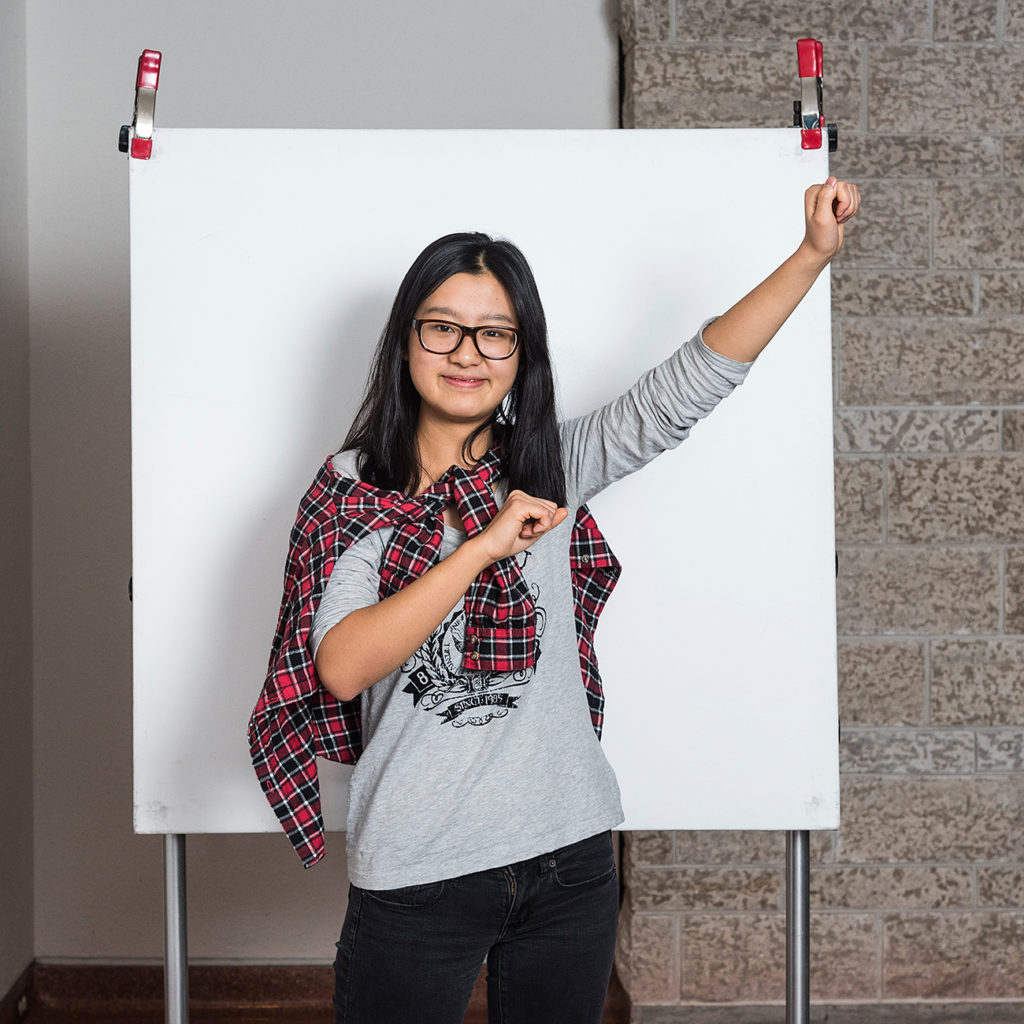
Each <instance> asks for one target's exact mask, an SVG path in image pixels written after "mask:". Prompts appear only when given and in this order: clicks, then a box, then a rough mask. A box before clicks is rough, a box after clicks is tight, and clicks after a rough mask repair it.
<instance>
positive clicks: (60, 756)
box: [4, 0, 618, 961]
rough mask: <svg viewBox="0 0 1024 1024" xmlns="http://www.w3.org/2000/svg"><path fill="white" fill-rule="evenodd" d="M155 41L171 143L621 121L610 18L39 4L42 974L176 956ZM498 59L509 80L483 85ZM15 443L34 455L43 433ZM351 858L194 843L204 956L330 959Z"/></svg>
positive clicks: (540, 1)
mask: <svg viewBox="0 0 1024 1024" xmlns="http://www.w3.org/2000/svg"><path fill="white" fill-rule="evenodd" d="M4 45H5V46H7V45H14V44H13V43H11V42H10V40H9V39H6V40H5V43H4ZM145 47H151V48H155V49H160V50H162V51H163V53H164V65H163V72H162V78H161V84H160V92H159V98H158V101H157V125H158V130H159V125H161V124H163V125H174V126H179V127H217V126H225V127H247V126H268V127H277V126H286V127H371V126H380V127H403V126H407V127H433V126H455V127H475V126H479V127H614V126H615V124H616V123H617V119H618V114H617V48H616V40H615V23H614V11H613V10H612V9H611V5H610V4H609V3H606V4H602V3H600V2H593V0H572V2H562V3H559V4H555V5H551V4H549V3H547V2H545V0H528V2H524V3H518V4H507V3H505V2H504V0H446V2H445V3H444V4H443V5H437V4H412V3H408V2H407V0H381V2H378V3H375V4H367V3H359V4H356V3H353V2H339V0H320V2H312V0H299V2H296V3H290V4H282V3H279V2H276V0H274V2H271V0H231V2H217V3H209V2H205V0H202V2H201V0H189V2H182V3H174V4H168V3H162V2H158V0H145V2H139V0H116V2H115V0H102V2H100V0H82V2H76V3H73V4H71V3H62V2H58V0H35V2H33V3H32V4H31V5H29V12H28V43H27V52H28V115H29V121H28V123H29V168H30V177H31V190H30V195H29V232H30V237H31V318H32V320H31V322H32V335H31V348H32V384H31V395H32V419H31V430H32V460H33V461H32V467H33V483H34V490H33V502H34V503H33V522H34V526H35V533H34V545H33V581H34V605H33V607H34V629H35V633H34V636H35V664H34V669H35V749H34V762H35V875H36V877H35V893H36V900H35V935H36V938H35V952H36V955H37V956H38V957H40V958H44V959H54V958H71V959H76V960H77V959H83V958H90V957H96V958H104V959H117V960H120V959H131V958H137V957H157V956H159V955H161V948H162V932H161V920H162V917H161V915H162V895H161V841H160V840H159V839H158V838H156V837H137V836H134V835H133V834H132V823H131V805H132V794H131V775H132V764H131V659H130V656H131V648H130V627H131V621H130V620H131V609H130V605H129V604H128V600H127V590H126V588H127V581H128V577H129V575H130V573H131V546H130V541H131V534H130V530H131V522H130V479H129V444H130V438H129V376H128V371H129V360H128V345H129V339H128V244H127V242H128V207H127V174H126V168H125V160H124V157H122V156H121V155H120V154H119V153H118V152H117V150H116V145H115V143H116V136H117V129H118V126H119V125H120V124H121V123H122V122H123V121H126V120H130V118H131V111H132V101H133V85H134V76H135V65H136V61H137V59H138V55H139V53H140V52H141V51H142V49H143V48H145ZM438 52H443V53H450V54H452V55H453V57H454V61H453V65H452V71H451V72H449V73H448V74H440V73H439V72H438V71H437V70H436V66H437V62H436V59H435V58H436V55H437V53H438ZM485 52H486V53H487V54H488V56H487V58H486V59H483V57H482V54H484V53H485ZM496 52H497V53H500V54H501V56H502V58H503V60H502V61H501V62H500V66H502V67H507V69H508V70H507V71H506V72H500V71H499V72H497V73H492V74H490V75H489V76H488V77H482V69H484V68H487V69H492V70H493V69H494V68H495V67H496V66H497V65H496V61H495V59H494V54H495V53H496ZM6 180H7V178H6V175H5V181H6ZM21 344H22V346H24V341H23V339H22V342H21ZM4 386H5V387H7V385H6V384H5V385H4ZM23 388H24V385H23V384H22V385H21V391H20V392H19V393H20V394H21V400H22V402H23V399H24V394H23ZM17 436H18V437H20V438H21V440H22V448H23V447H24V437H25V431H24V427H22V428H21V433H20V434H18V435H17ZM6 457H7V455H6V453H5V458H6ZM19 472H20V473H21V478H22V479H24V477H25V475H26V474H27V467H26V466H24V459H22V465H21V468H20V469H19ZM26 518H27V517H26V516H25V515H24V513H22V514H21V519H20V520H19V522H21V523H22V525H23V524H24V520H25V519H26ZM20 564H22V565H24V561H23V560H22V562H21V563H20ZM23 589H24V588H23ZM267 640H268V643H269V640H270V637H269V636H268V638H267ZM22 677H23V678H22V688H23V691H22V692H24V693H27V685H26V679H25V677H27V671H24V670H23V672H22ZM258 685H259V681H258V680H254V693H253V696H254V698H255V695H256V689H258ZM27 715H28V710H27V708H26V709H25V710H24V714H23V716H24V717H27ZM243 726H244V723H240V727H243ZM5 732H6V730H5ZM7 752H8V751H5V755H4V756H5V757H6V756H7ZM21 760H22V762H23V763H25V764H27V763H28V750H27V743H26V749H25V750H24V752H23V756H22V758H21ZM254 784H255V783H254ZM334 850H335V852H334V854H333V855H332V856H331V857H329V858H328V860H327V861H326V862H325V863H324V864H322V865H320V866H318V867H317V868H316V869H314V870H312V871H309V872H304V871H303V870H302V868H301V866H300V865H299V862H298V860H297V858H295V856H294V854H293V853H292V852H291V848H290V847H289V845H288V843H287V841H286V840H285V839H284V837H283V836H282V835H272V836H255V837H228V836H222V837H206V838H202V837H195V838H191V839H190V840H189V842H188V852H189V870H190V879H189V895H190V910H189V912H190V930H191V952H192V954H193V956H194V957H196V958H198V959H202V958H206V959H214V960H225V959H230V958H241V959H248V960H252V959H267V960H273V961H284V960H305V959H310V960H325V959H331V958H332V957H333V943H334V941H335V939H336V938H337V933H338V931H339V929H340V926H341V917H342V913H343V910H344V899H345V884H346V879H345V870H344V857H343V855H342V852H341V849H340V848H339V846H337V845H336V846H335V848H334ZM27 870H28V868H27V865H23V866H22V875H23V876H24V873H25V871H27ZM23 891H24V890H23ZM26 927H27V925H26ZM12 955H14V954H12ZM20 955H21V954H18V955H14V960H15V961H17V960H18V956H20Z"/></svg>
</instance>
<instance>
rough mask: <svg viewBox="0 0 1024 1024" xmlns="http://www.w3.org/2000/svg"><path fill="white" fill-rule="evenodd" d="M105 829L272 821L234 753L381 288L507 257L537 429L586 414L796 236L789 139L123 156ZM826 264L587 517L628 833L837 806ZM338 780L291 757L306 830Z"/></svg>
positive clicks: (357, 139) (420, 140) (487, 138)
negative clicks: (753, 354) (474, 258)
mask: <svg viewBox="0 0 1024 1024" xmlns="http://www.w3.org/2000/svg"><path fill="white" fill-rule="evenodd" d="M129 166H130V180H131V235H132V237H131V245H132V264H131V272H132V438H133V441H132V444H133V453H132V472H133V540H134V567H133V575H134V677H135V681H134V687H135V690H134V694H135V710H134V713H135V828H136V830H137V831H139V832H158V833H190V832H192V833H195V832H252V831H269V830H276V829H277V828H278V827H279V826H278V824H277V821H276V819H275V818H274V816H273V814H272V812H271V811H270V809H269V807H268V805H267V803H266V801H265V799H264V797H263V794H262V792H261V791H260V788H259V786H258V784H257V782H256V778H255V775H254V773H253V771H252V768H251V766H250V763H249V755H248V746H247V741H246V725H247V721H248V717H249V713H250V711H251V709H252V707H253V705H254V703H255V701H256V698H257V695H258V693H259V690H260V687H261V685H262V681H263V676H264V673H265V670H266V663H267V656H268V653H269V648H270V641H271V638H272V635H273V631H274V625H275V622H276V615H277V610H278V605H279V601H280V597H281V581H282V567H283V564H284V557H285V552H286V546H287V538H288V532H289V530H290V527H291V525H292V521H293V517H294V513H295V509H296V506H297V503H298V499H299V497H300V496H301V495H302V493H303V492H304V490H305V488H306V487H307V486H308V484H309V482H310V480H311V479H312V477H313V474H314V473H315V471H316V469H317V468H318V467H319V465H320V464H321V463H322V461H323V459H324V457H325V456H326V455H328V454H330V453H331V452H333V451H335V450H337V448H338V446H339V445H340V443H341V441H342V439H343V437H344V435H345V433H346V431H347V429H348V426H349V423H350V420H351V417H352V414H353V412H354V410H355V407H356V404H357V402H358V398H359V395H360V393H361V390H362V386H363V382H364V378H365V374H366V369H367V366H368V364H369V359H370V354H371V352H372V350H373V347H374V344H375V342H376V338H377V336H378V335H379V333H380V329H381V327H382V325H383V323H384V321H385V319H386V316H387V313H388V310H389V308H390V304H391V300H392V299H393V297H394V293H395V290H396V289H397V286H398V282H399V281H400V279H401V277H402V275H403V274H404V272H405V270H406V268H407V267H408V265H409V264H410V263H411V262H412V260H413V258H414V257H415V256H416V254H417V253H418V252H419V250H420V249H421V248H422V247H423V246H424V245H426V244H427V242H429V241H431V240H432V239H434V238H436V237H438V236H439V235H442V234H446V233H448V232H450V231H460V230H480V231H485V232H488V233H490V234H495V235H500V236H503V237H507V238H510V239H512V240H513V241H514V242H516V243H517V244H518V245H519V246H520V247H521V248H522V249H523V251H524V252H525V253H526V255H527V257H528V258H529V260H530V262H531V264H532V266H533V268H534V271H535V273H536V276H537V279H538V283H539V286H540V291H541V296H542V299H543V300H544V304H545V309H546V311H547V314H548V322H549V328H550V337H551V344H552V349H553V353H554V358H555V365H556V372H557V376H558V384H559V392H560V410H561V413H562V415H564V416H571V415H575V414H578V413H580V412H583V411H586V410H587V409H589V408H592V407H594V406H597V405H599V404H602V403H604V402H606V401H608V400H610V399H612V398H614V397H615V396H616V395H617V394H618V393H619V392H621V391H622V390H623V389H625V388H626V387H628V386H629V385H630V384H631V383H632V382H633V381H634V380H635V379H636V378H637V377H638V376H639V375H640V373H642V372H643V371H644V370H645V369H647V368H648V367H649V366H652V365H654V364H655V363H656V362H658V361H660V360H661V359H662V358H664V357H665V356H666V355H668V353H669V352H670V351H671V350H672V349H673V348H674V347H675V346H676V345H677V344H678V343H680V342H682V341H684V340H685V339H686V338H688V337H690V336H691V335H692V334H693V333H694V332H695V331H696V329H697V328H698V327H699V325H700V324H701V323H702V322H703V321H704V320H705V319H707V318H708V317H710V316H712V315H714V314H715V313H719V312H722V311H723V310H725V309H726V308H727V307H728V306H729V305H731V304H732V303H733V302H734V301H735V300H736V299H737V298H739V297H740V296H741V295H742V294H744V292H746V291H747V290H749V288H751V287H752V286H753V285H754V284H756V283H757V281H759V280H760V279H762V278H763V277H764V276H766V275H767V274H768V273H769V272H770V271H771V270H772V269H773V268H774V267H775V266H776V265H777V264H778V263H779V262H781V260H782V259H783V258H784V257H785V256H786V255H788V254H789V253H790V252H791V251H792V250H793V249H794V248H795V247H796V245H797V244H798V242H799V240H800V237H801V234H802V230H803V204H802V194H803V190H804V188H805V187H806V186H807V185H809V184H811V183H813V182H816V181H823V180H824V179H825V177H826V175H827V173H828V168H827V155H826V154H825V153H824V152H823V151H820V150H819V151H809V152H808V151H803V150H801V148H800V133H799V131H797V130H795V129H779V130H731V131H722V130H714V131H653V132H645V131H443V132H442V131H430V132H426V131H214V130H203V131H198V130H170V129H162V130H160V131H158V133H157V137H156V143H155V146H154V153H153V158H152V160H150V161H148V162H146V161H139V160H130V161H129ZM831 375H832V370H831V344H830V310H829V288H828V275H827V274H825V275H823V276H822V278H821V279H820V280H819V281H818V283H817V284H816V285H815V286H814V288H813V289H812V291H811V293H810V294H809V295H808V297H807V298H806V299H805V300H804V302H803V303H802V304H801V306H800V308H799V309H798V310H797V312H796V313H795V314H794V315H793V316H792V317H791V319H790V320H789V321H788V322H787V324H786V325H785V327H784V328H783V329H782V331H780V333H779V335H778V337H777V338H776V339H775V341H774V342H773V343H772V344H771V345H770V346H769V348H768V350H767V351H766V352H765V353H764V354H763V355H762V356H761V358H760V359H759V360H758V362H757V364H756V365H755V367H754V368H753V370H752V371H751V373H750V375H749V377H748V379H747V381H746V383H745V384H744V385H743V386H742V387H741V388H739V389H738V391H737V392H736V393H735V394H733V395H732V396H730V398H729V399H727V400H726V401H725V402H724V403H723V404H722V405H721V406H720V407H719V408H718V409H717V410H716V411H715V412H714V413H713V414H712V416H711V417H710V419H708V420H707V421H705V422H703V423H700V424H698V425H697V427H696V428H695V429H694V431H693V434H692V436H691V437H690V439H688V440H687V441H686V442H685V443H684V444H683V445H682V446H681V448H679V449H678V450H677V451H674V452H670V453H668V454H666V455H664V456H662V457H661V458H660V459H658V460H656V461H655V463H654V464H652V465H651V466H649V467H648V468H647V469H645V470H643V471H642V472H640V473H638V474H636V475H635V476H633V477H631V478H629V479H628V480H626V481H623V482H620V483H618V484H616V485H614V486H613V487H611V488H609V489H608V490H607V491H606V492H605V493H603V494H601V495H600V496H598V497H597V498H596V499H595V500H594V501H593V502H592V503H591V507H592V509H593V511H594V514H595V516H596V517H597V519H598V522H599V523H600V524H601V527H602V529H603V530H604V532H605V535H606V536H607V537H608V538H609V541H610V543H611V545H612V548H613V549H614V550H615V552H616V554H617V555H618V557H619V559H620V560H621V561H622V562H623V564H624V567H625V568H624V572H623V575H622V579H621V581H620V583H619V586H618V588H617V589H616V591H615V593H614V595H613V597H612V599H611V601H610V602H609V604H608V608H607V610H606V612H605V614H604V617H603V618H602V621H601V626H600V628H599V630H598V634H597V646H598V654H599V657H600V661H601V669H602V674H603V677H604V681H605V688H606V694H607V707H606V724H605V734H604V744H605V748H606V750H607V753H608V756H609V758H610V759H611V762H612V764H613V765H614V767H615V770H616V772H617V775H618V778H619V783H620V786H621V789H622V794H623V802H624V807H625V809H626V815H627V818H626V822H625V824H624V825H623V826H622V827H624V828H630V829H652V828H695V829H718V828H721V829H780V830H790V829H821V828H834V827H836V826H837V825H838V819H839V772H838V736H837V705H836V667H835V659H836V653H835V651H836V647H835V589H834V537H833V490H832V401H831ZM347 772H348V770H347V769H345V768H342V767H339V766H335V765H331V764H329V763H326V762H321V786H322V790H323V795H324V814H325V819H326V822H327V825H328V827H329V828H333V829H338V828H340V827H342V826H343V825H344V820H345V808H346V779H347Z"/></svg>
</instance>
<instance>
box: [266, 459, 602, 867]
mask: <svg viewBox="0 0 1024 1024" xmlns="http://www.w3.org/2000/svg"><path fill="white" fill-rule="evenodd" d="M499 468H500V457H499V453H498V452H496V451H493V450H492V451H491V452H488V454H487V455H486V456H485V457H484V459H483V460H481V462H479V463H478V464H477V466H476V467H475V469H474V470H473V471H472V472H467V471H466V470H462V469H460V468H458V467H452V469H451V470H449V471H448V473H446V474H445V475H444V476H443V477H442V478H441V480H439V481H438V482H437V484H435V485H434V486H433V487H431V488H430V490H428V491H426V492H425V493H423V494H419V495H416V496H415V497H410V496H408V495H406V494H402V493H401V492H398V491H384V490H381V489H379V488H376V487H373V486H371V485H370V484H366V483H363V482H362V481H359V480H353V479H351V478H348V477H343V476H340V475H339V474H338V473H337V472H336V471H335V469H334V467H333V465H332V464H331V461H330V460H328V461H327V462H326V463H325V464H324V465H323V466H322V467H321V469H320V472H319V473H318V474H317V476H316V479H315V480H314V481H313V483H312V485H311V486H310V488H309V490H308V491H307V492H306V494H305V495H304V496H303V498H302V501H301V502H300V503H299V511H298V516H297V518H296V521H295V525H294V527H292V532H291V538H290V543H289V551H288V558H287V561H286V564H285V580H284V584H285V585H284V598H283V600H282V603H281V612H280V615H279V617H278V623H277V631H276V633H275V636H274V642H273V645H272V647H271V652H270V663H269V665H268V669H267V678H266V681H265V683H264V686H263V692H262V693H261V694H260V698H259V701H258V702H257V704H256V708H255V710H254V711H253V713H252V717H251V719H250V721H249V749H250V753H251V754H252V761H253V767H254V768H255V769H256V775H257V777H258V778H259V781H260V785H261V786H262V787H263V791H264V793H265V794H266V797H267V800H268V801H269V802H270V805H271V807H272V808H273V810H274V813H275V814H276V815H277V817H278V820H279V821H280V823H281V826H282V828H283V829H284V831H285V833H286V834H287V835H288V838H289V840H290V841H291V843H292V845H293V846H294V847H295V851H296V853H297V854H298V855H299V857H300V858H301V860H302V862H303V864H304V865H305V866H306V867H311V866H312V865H313V864H315V863H316V862H317V861H318V860H320V858H321V857H322V856H323V854H324V832H323V817H322V814H321V805H320V787H319V781H318V778H317V769H316V758H317V757H325V758H327V759H328V760H331V761H339V762H341V763H343V764H354V763H355V762H356V760H357V759H358V757H359V754H360V753H361V752H362V722H361V718H360V701H359V699H358V698H357V699H355V700H351V701H339V700H338V699H337V698H335V697H334V696H332V695H331V694H330V693H328V691H327V690H326V689H324V687H323V686H321V685H320V681H319V679H318V678H317V675H316V669H315V668H314V665H313V657H312V654H311V653H310V650H309V645H308V641H309V634H310V631H311V630H312V627H313V618H314V616H315V614H316V609H317V607H318V606H319V604H320V599H321V598H322V597H323V593H324V590H325V588H326V586H327V581H328V579H329V578H330V575H331V571H332V569H333V568H334V564H335V563H336V562H337V560H338V558H339V557H340V556H341V554H342V552H343V551H344V550H345V549H346V548H347V547H348V546H349V545H350V544H354V543H355V542H356V541H358V540H361V539H362V538H363V537H365V536H367V534H369V533H371V532H372V531H374V530H378V529H380V528H381V527H385V526H388V527H393V528H394V530H393V533H392V535H391V538H390V540H389V542H388V545H387V548H386V550H385V552H384V557H383V559H382V563H381V585H380V591H379V593H380V596H381V598H382V599H383V598H384V597H387V596H388V595H389V594H393V593H395V592H396V591H398V590H401V589H402V587H405V586H408V584H409V583H411V582H412V581H413V580H414V579H416V578H418V577H419V576H421V575H422V574H423V573H424V572H426V571H427V569H429V568H430V567H431V566H432V565H434V564H436V562H437V561H438V555H439V551H440V546H441V538H442V536H443V523H444V519H443V511H444V508H445V506H446V505H447V504H449V503H450V502H451V501H453V500H454V502H455V504H456V507H457V508H458V511H459V513H460V515H461V516H462V520H463V524H464V525H465V527H466V531H467V534H468V535H469V536H474V535H475V534H477V533H479V532H480V531H481V530H482V529H483V528H484V527H485V526H486V525H487V524H488V523H489V522H490V521H491V519H492V518H493V516H494V515H495V514H496V512H497V506H496V504H495V501H494V497H493V495H492V492H491V490H490V487H489V483H490V482H493V481H494V480H496V479H497V477H498V473H499ZM570 567H571V573H572V581H573V594H574V598H575V612H576V614H575V619H576V636H577V641H578V645H579V653H580V669H581V673H582V679H583V684H584V686H585V687H586V690H587V702H588V706H589V708H590V717H591V721H592V723H593V726H594V731H595V732H596V733H597V736H598V738H599V739H600V736H601V726H602V724H603V721H604V693H603V689H602V686H601V676H600V673H599V672H598V667H597V658H596V655H595V653H594V630H595V629H596V628H597V619H598V616H599V615H600V613H601V611H602V609H603V608H604V605H605V603H606V602H607V600H608V597H609V596H610V594H611V592H612V590H613V589H614V587H615V583H616V581H617V580H618V578H619V573H620V571H621V569H620V566H619V563H618V561H617V560H616V559H615V556H614V555H613V554H612V552H611V549H610V548H609V547H608V544H607V542H606V541H605V539H604V537H603V536H602V535H601V532H600V530H599V529H598V527H597V523H596V522H594V518H593V516H591V515H590V512H589V511H588V510H587V508H586V506H582V507H581V508H580V509H579V512H578V514H577V516H576V523H575V526H574V528H573V533H572V539H571V542H570ZM465 609H466V637H467V640H466V651H465V653H464V655H463V668H464V669H465V670H466V671H491V672H494V671H500V672H513V671H516V670H518V669H522V668H527V667H529V666H531V665H533V663H534V661H535V659H536V656H537V649H536V636H535V628H534V606H533V600H532V597H531V595H530V592H529V588H528V586H527V584H526V582H525V580H524V579H523V577H522V573H521V572H520V570H519V567H518V565H517V564H516V562H515V559H512V558H506V559H502V560H501V561H500V562H496V563H494V564H493V565H491V566H489V567H488V568H487V569H486V570H484V572H482V573H481V574H480V575H479V576H478V577H477V578H476V580H474V582H473V584H472V586H471V587H470V589H469V591H468V593H467V594H466V599H465Z"/></svg>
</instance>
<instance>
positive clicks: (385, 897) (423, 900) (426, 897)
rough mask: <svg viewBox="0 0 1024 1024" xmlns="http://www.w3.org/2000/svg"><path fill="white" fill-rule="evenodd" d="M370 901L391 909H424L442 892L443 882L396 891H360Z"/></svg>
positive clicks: (407, 887)
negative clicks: (385, 905) (383, 904)
mask: <svg viewBox="0 0 1024 1024" xmlns="http://www.w3.org/2000/svg"><path fill="white" fill-rule="evenodd" d="M361 891H362V893H363V894H364V895H365V896H368V897H369V898H370V899H371V900H376V901H377V902H378V903H385V904H387V905H389V906H392V907H426V906H429V905H430V904H431V903H433V902H435V901H436V900H437V899H438V898H439V897H440V895H441V893H442V892H444V881H443V880H442V881H440V882H424V883H423V884H422V885H402V886H399V887H398V888H397V889H362V890H361Z"/></svg>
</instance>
